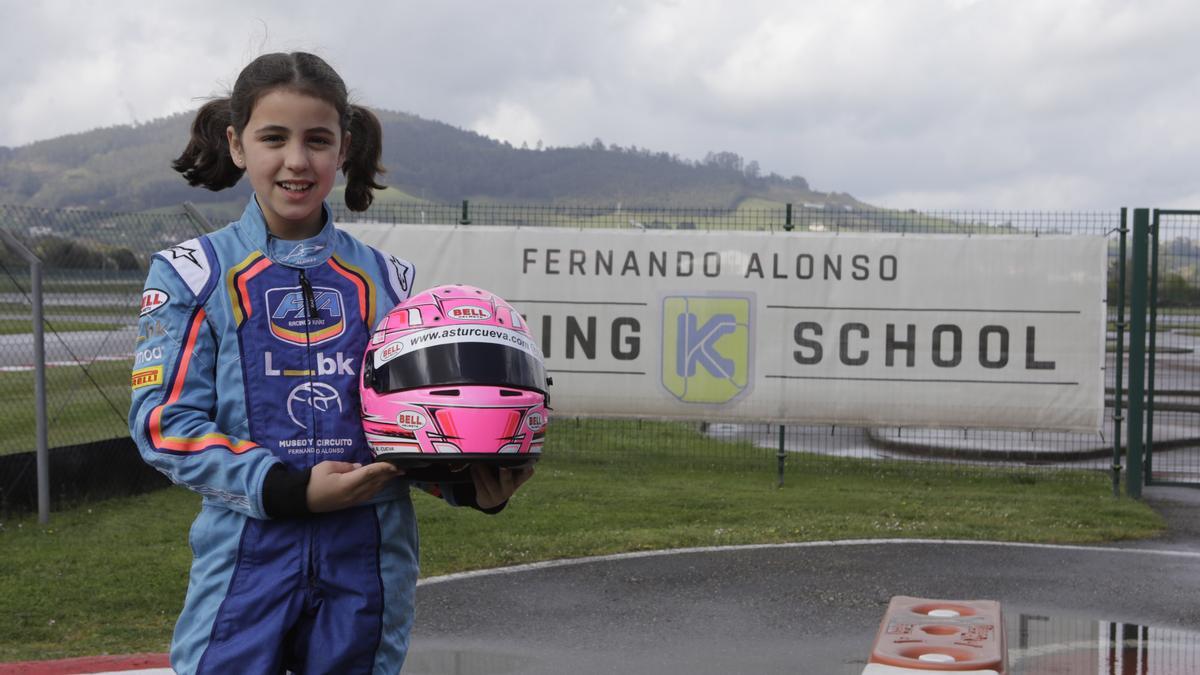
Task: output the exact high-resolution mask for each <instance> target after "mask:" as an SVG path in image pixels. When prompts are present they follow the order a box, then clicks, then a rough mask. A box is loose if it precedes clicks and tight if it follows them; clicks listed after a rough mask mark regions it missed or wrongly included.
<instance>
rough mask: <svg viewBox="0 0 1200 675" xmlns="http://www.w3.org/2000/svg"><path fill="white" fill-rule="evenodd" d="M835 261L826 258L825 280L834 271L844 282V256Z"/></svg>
mask: <svg viewBox="0 0 1200 675" xmlns="http://www.w3.org/2000/svg"><path fill="white" fill-rule="evenodd" d="M834 260H835V259H834V258H831V257H830V256H828V255H826V256H825V279H826V280H828V279H829V271H830V270H833V278H834V279H837V280H838V281H841V280H842V255H841V254H840V253H839V254H838V255H837V258H836V262H834ZM889 365H890V364H889Z"/></svg>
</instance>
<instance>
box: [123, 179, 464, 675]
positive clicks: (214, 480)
mask: <svg viewBox="0 0 1200 675" xmlns="http://www.w3.org/2000/svg"><path fill="white" fill-rule="evenodd" d="M329 213H330V211H329V209H328V207H326V208H325V214H326V222H325V225H324V227H323V229H322V230H321V232H320V233H319V234H318V235H317V236H315V237H313V238H311V239H306V240H303V241H289V240H282V239H277V238H275V237H273V236H271V235H270V234H269V232H268V231H267V228H266V222H265V220H264V219H263V214H262V211H261V210H260V208H259V206H258V203H257V201H256V200H255V199H253V198H251V200H250V203H249V205H248V206H247V207H246V210H245V213H244V214H243V215H242V218H241V219H240V220H238V221H237V222H234V223H231V224H230V225H229V226H227V227H225V228H223V229H221V230H220V231H218V232H214V233H212V234H209V235H205V236H202V237H198V238H196V239H191V240H189V241H185V242H183V243H181V244H178V245H175V246H172V247H170V248H168V249H166V250H163V251H160V252H159V253H157V254H155V255H154V256H153V258H152V262H151V266H150V272H149V276H148V278H147V280H146V286H145V290H144V292H143V295H142V307H141V316H140V319H139V331H138V334H139V335H138V344H137V348H136V350H135V351H136V355H135V362H134V370H133V403H132V407H131V410H130V413H129V428H130V432H131V434H132V436H133V438H134V439H135V441H136V443H137V446H138V449H139V451H140V452H141V454H142V456H143V458H144V459H145V460H146V461H147V462H148V463H150V464H151V465H153V466H154V467H155V468H157V469H158V470H159V471H161V472H163V473H164V474H166V475H167V477H169V478H170V479H171V480H172V481H173V482H175V483H177V484H180V485H184V486H187V487H188V488H190V489H192V490H195V491H196V492H198V493H200V494H202V495H203V497H204V498H203V505H202V507H201V510H200V514H199V515H198V516H197V517H196V520H195V522H194V523H193V524H192V528H191V533H190V536H189V543H190V545H191V548H192V552H193V555H194V558H193V563H192V569H191V577H190V580H189V583H188V590H187V598H186V600H185V603H184V608H183V611H182V613H181V614H180V616H179V620H178V623H177V625H176V627H175V635H174V639H173V641H172V644H171V664H172V666H173V667H174V668H175V670H176V671H177V672H179V673H181V674H191V673H222V674H224V673H280V672H282V671H283V669H285V668H288V669H291V670H294V671H297V672H303V673H396V672H398V671H399V670H400V667H401V665H402V664H403V661H404V656H405V653H406V652H407V648H408V635H409V629H410V627H411V624H412V615H413V593H414V589H415V586H416V580H417V527H416V521H415V519H414V515H413V507H412V503H411V502H410V501H409V496H408V487H409V484H408V483H407V482H405V481H403V480H396V481H393V482H392V483H391V484H389V486H388V487H387V488H386V489H385V490H384V491H383V492H381V493H380V494H378V495H377V496H376V497H375V498H374V499H373V500H372V503H370V504H366V505H361V506H358V507H354V508H349V509H344V510H341V511H335V512H332V513H322V514H309V513H307V507H306V505H305V502H304V488H305V487H306V486H307V480H308V475H309V472H311V469H312V467H313V466H314V465H316V464H317V463H319V462H322V461H324V460H339V461H345V462H361V463H364V464H365V463H368V462H370V461H371V456H370V452H369V449H368V447H367V444H366V442H365V440H364V438H363V432H362V426H361V422H360V413H359V394H358V386H359V385H358V375H359V369H360V368H361V361H362V355H363V352H364V351H365V349H366V345H367V340H368V339H369V338H370V332H371V328H372V327H373V326H375V325H377V324H378V322H379V321H380V320H381V319H382V318H383V317H384V316H385V315H386V314H387V312H388V310H390V309H391V308H392V306H394V305H395V304H396V303H398V302H399V301H401V300H403V299H404V298H406V297H408V295H409V293H410V291H411V289H412V283H413V278H414V271H413V266H412V265H411V264H409V263H408V262H406V261H404V260H401V259H399V258H396V257H395V256H389V255H385V254H383V253H381V252H379V251H377V250H375V249H373V248H371V247H369V246H366V245H364V244H362V243H361V242H359V241H357V240H356V239H354V238H353V237H351V236H349V235H348V234H346V233H344V232H340V231H339V230H337V229H336V228H335V227H334V225H333V222H332V218H331V217H330V216H329ZM430 491H431V492H434V493H435V494H441V493H442V491H441V490H439V489H438V486H430ZM457 492H458V498H457V499H456V492H455V491H454V490H445V492H444V494H442V496H444V497H445V499H446V500H447V501H448V502H450V503H451V504H454V505H457V503H461V502H465V503H467V504H470V505H473V501H474V494H473V488H472V489H471V490H470V493H471V494H469V495H467V496H465V497H464V496H461V495H462V494H463V493H464V492H465V491H464V490H458V491H457Z"/></svg>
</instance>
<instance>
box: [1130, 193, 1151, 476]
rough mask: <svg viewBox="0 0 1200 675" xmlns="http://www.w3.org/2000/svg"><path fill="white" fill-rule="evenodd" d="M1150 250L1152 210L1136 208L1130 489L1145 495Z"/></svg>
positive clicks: (1134, 218) (1131, 288)
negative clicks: (1144, 436)
mask: <svg viewBox="0 0 1200 675" xmlns="http://www.w3.org/2000/svg"><path fill="white" fill-rule="evenodd" d="M1149 253H1150V210H1149V209H1134V210H1133V269H1132V274H1133V278H1132V280H1131V284H1130V286H1131V287H1130V293H1129V296H1130V298H1129V300H1130V307H1129V319H1130V322H1129V323H1130V325H1129V426H1128V429H1127V433H1128V435H1129V440H1128V441H1127V443H1126V447H1127V448H1128V450H1129V459H1128V462H1127V463H1128V465H1129V474H1128V478H1126V480H1125V490H1126V493H1127V494H1128V495H1129V496H1130V497H1132V498H1134V499H1141V497H1142V434H1143V433H1144V426H1143V425H1144V423H1145V420H1144V416H1143V412H1144V406H1145V403H1146V310H1147V306H1146V304H1147V302H1146V301H1147V298H1148V293H1147V292H1146V291H1147V288H1146V287H1147V285H1148V277H1149V275H1148V272H1149V270H1148V269H1147V268H1148V267H1149Z"/></svg>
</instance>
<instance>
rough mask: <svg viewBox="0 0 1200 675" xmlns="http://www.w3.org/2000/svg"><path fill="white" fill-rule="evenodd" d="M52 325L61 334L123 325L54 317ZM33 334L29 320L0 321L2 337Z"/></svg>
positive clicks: (51, 320) (51, 321)
mask: <svg viewBox="0 0 1200 675" xmlns="http://www.w3.org/2000/svg"><path fill="white" fill-rule="evenodd" d="M50 323H51V325H53V326H54V330H56V331H58V332H59V333H74V332H78V331H86V330H113V329H115V328H120V327H121V324H117V323H95V322H92V321H71V320H60V319H55V318H53V317H51V319H50ZM32 332H33V328H32V327H31V326H30V325H29V320H28V319H0V335H20V334H22V333H32Z"/></svg>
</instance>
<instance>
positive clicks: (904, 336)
mask: <svg viewBox="0 0 1200 675" xmlns="http://www.w3.org/2000/svg"><path fill="white" fill-rule="evenodd" d="M339 226H340V227H342V228H343V229H345V230H346V231H348V232H350V233H351V234H353V235H354V236H356V237H358V238H360V239H361V240H363V241H364V242H366V243H369V244H372V245H374V246H377V247H379V248H380V249H382V250H384V251H386V252H390V253H394V254H396V255H399V256H401V257H404V258H407V259H408V260H410V261H412V262H413V263H414V264H415V265H416V268H417V281H416V286H417V288H429V287H431V286H435V285H439V284H445V283H466V284H472V285H475V286H479V287H482V288H486V289H488V290H490V291H493V292H495V293H497V294H498V295H500V296H501V297H503V298H505V299H507V300H509V301H510V302H511V303H512V304H513V305H515V306H516V307H517V308H518V309H520V310H521V311H522V313H524V314H525V315H526V318H527V319H528V322H529V326H530V329H531V330H532V331H533V333H534V335H535V336H536V337H537V339H538V341H539V343H540V345H541V347H542V351H543V353H544V354H545V356H546V366H547V369H548V370H549V371H550V373H551V375H552V376H553V378H554V386H553V387H552V390H551V396H552V399H551V403H552V405H553V406H554V409H555V410H556V411H557V412H558V413H560V414H568V415H575V414H577V415H590V416H621V417H653V418H685V419H703V420H713V421H715V420H737V421H749V420H754V421H771V422H780V423H802V424H825V423H829V424H843V425H863V426H892V425H896V426H928V427H982V428H1014V429H1057V430H1070V431H1084V432H1097V431H1099V429H1100V426H1101V423H1102V420H1103V411H1104V407H1103V406H1104V398H1103V397H1104V364H1105V359H1104V346H1105V320H1106V316H1105V306H1104V296H1105V279H1106V266H1107V261H1106V244H1105V240H1104V238H1103V237H1100V236H1040V237H1034V236H1020V235H998V236H975V237H969V236H966V235H932V234H918V235H913V234H908V235H891V234H838V235H833V234H824V233H783V232H775V233H767V232H713V231H697V232H680V231H655V230H648V231H642V230H611V229H586V230H575V229H565V228H512V227H488V226H478V225H471V226H466V227H454V226H430V225H383V224H357V223H351V224H342V225H339Z"/></svg>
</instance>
